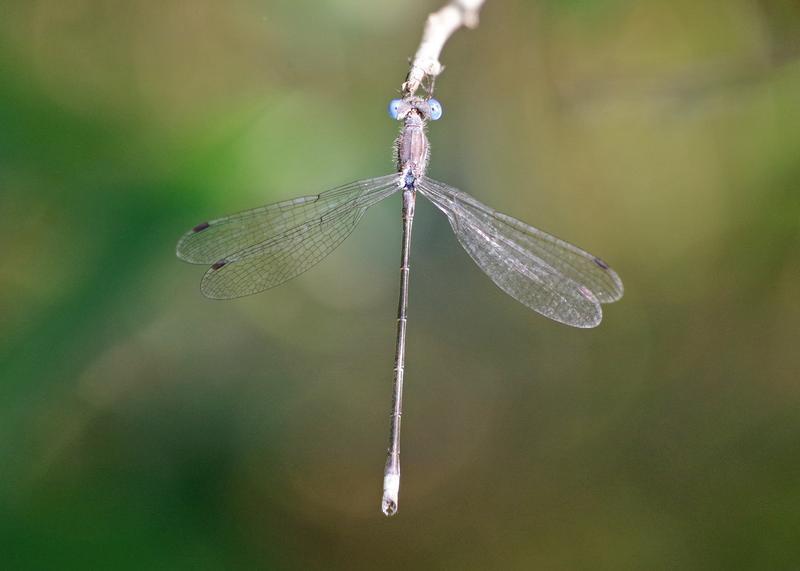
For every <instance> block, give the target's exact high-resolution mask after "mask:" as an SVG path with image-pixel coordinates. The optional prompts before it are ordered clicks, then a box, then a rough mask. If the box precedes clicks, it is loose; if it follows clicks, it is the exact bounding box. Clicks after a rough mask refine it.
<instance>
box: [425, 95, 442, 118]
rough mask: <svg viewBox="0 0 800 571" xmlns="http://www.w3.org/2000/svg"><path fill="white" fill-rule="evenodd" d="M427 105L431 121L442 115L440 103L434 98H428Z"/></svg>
mask: <svg viewBox="0 0 800 571" xmlns="http://www.w3.org/2000/svg"><path fill="white" fill-rule="evenodd" d="M428 107H429V108H430V110H431V121H436V120H437V119H440V118H441V117H442V104H441V103H439V101H437V100H436V99H429V100H428Z"/></svg>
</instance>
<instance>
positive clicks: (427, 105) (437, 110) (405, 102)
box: [389, 97, 442, 121]
mask: <svg viewBox="0 0 800 571" xmlns="http://www.w3.org/2000/svg"><path fill="white" fill-rule="evenodd" d="M412 109H414V110H416V111H417V112H418V113H419V114H420V115H422V117H423V118H425V119H426V120H430V121H436V120H437V119H439V118H441V116H442V104H441V103H439V101H437V100H436V99H422V98H419V97H411V98H409V99H392V100H391V101H390V102H389V116H390V117H391V118H392V119H394V120H395V121H402V120H403V119H405V118H406V115H408V113H409V112H410V111H411V110H412Z"/></svg>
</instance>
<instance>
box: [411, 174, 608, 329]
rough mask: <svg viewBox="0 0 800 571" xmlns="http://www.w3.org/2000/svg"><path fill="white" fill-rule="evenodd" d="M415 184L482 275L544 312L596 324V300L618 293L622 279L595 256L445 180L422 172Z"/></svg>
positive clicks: (555, 317) (561, 319)
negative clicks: (443, 217)
mask: <svg viewBox="0 0 800 571" xmlns="http://www.w3.org/2000/svg"><path fill="white" fill-rule="evenodd" d="M417 188H418V189H419V191H420V192H421V193H422V194H423V195H424V196H425V197H426V198H428V199H429V200H430V201H431V202H433V204H434V205H435V206H436V207H437V208H438V209H439V210H441V211H442V212H443V213H444V214H445V215H446V216H447V218H448V220H449V221H450V226H451V227H452V228H453V231H454V232H455V234H456V237H457V238H458V241H459V242H460V243H461V245H462V246H463V247H464V249H465V250H466V251H467V253H469V255H470V256H471V257H472V259H473V260H475V262H476V263H477V264H478V266H480V268H481V269H482V270H483V271H484V272H485V273H486V275H488V276H489V277H490V278H491V279H492V281H493V282H494V283H495V284H496V285H497V286H498V287H500V289H502V290H503V291H504V292H506V293H507V294H509V295H510V296H511V297H513V298H514V299H516V300H517V301H519V302H521V303H523V304H524V305H526V306H527V307H529V308H530V309H533V310H534V311H536V312H538V313H541V314H542V315H544V316H545V317H549V318H550V319H553V320H555V321H559V322H561V323H565V324H567V325H572V326H574V327H595V326H596V325H598V324H599V323H600V320H601V319H602V317H603V313H602V310H601V308H600V304H601V303H609V302H613V301H616V300H618V299H619V298H621V297H622V293H623V287H622V281H621V280H620V279H619V276H617V274H616V272H614V270H612V269H611V268H609V267H608V265H607V264H606V263H605V262H603V261H602V260H601V259H600V258H597V257H595V256H593V255H591V254H589V253H588V252H585V251H583V250H581V249H580V248H578V247H576V246H573V245H572V244H569V243H568V242H564V241H563V240H559V239H558V238H556V237H554V236H551V235H549V234H546V233H545V232H542V231H541V230H537V229H536V228H533V227H531V226H528V225H527V224H525V223H523V222H520V221H519V220H517V219H515V218H512V217H510V216H507V215H505V214H502V213H500V212H497V211H495V210H493V209H491V208H489V207H488V206H486V205H485V204H482V203H481V202H479V201H478V200H476V199H474V198H473V197H471V196H470V195H468V194H467V193H465V192H462V191H460V190H458V189H456V188H453V187H451V186H449V185H446V184H444V183H441V182H438V181H435V180H432V179H430V178H423V179H422V180H421V181H419V182H418V183H417Z"/></svg>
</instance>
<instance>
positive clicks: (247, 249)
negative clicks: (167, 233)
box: [177, 174, 398, 299]
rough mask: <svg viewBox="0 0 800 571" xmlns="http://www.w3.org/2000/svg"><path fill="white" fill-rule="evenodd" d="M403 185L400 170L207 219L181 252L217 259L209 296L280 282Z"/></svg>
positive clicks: (206, 290) (206, 279) (195, 258)
mask: <svg viewBox="0 0 800 571" xmlns="http://www.w3.org/2000/svg"><path fill="white" fill-rule="evenodd" d="M397 189H398V184H397V175H396V174H392V175H387V176H384V177H380V178H374V179H368V180H362V181H358V182H354V183H351V184H348V185H345V186H342V187H339V188H335V189H332V190H329V191H327V192H323V193H322V194H319V195H316V196H304V197H301V198H297V199H294V200H287V201H284V202H279V203H275V204H271V205H268V206H263V207H261V208H256V209H254V210H248V211H246V212H242V213H239V214H235V215H233V216H228V217H226V218H220V219H218V220H212V221H210V222H204V223H203V224H200V225H198V226H195V228H194V229H192V230H191V231H189V232H188V233H187V234H185V235H184V236H183V238H181V240H180V241H179V242H178V249H177V250H178V257H180V258H182V259H184V260H186V261H189V262H192V263H207V264H212V265H211V268H210V269H209V270H208V271H207V272H206V274H205V276H203V281H202V284H201V290H202V292H203V294H204V295H205V296H207V297H210V298H214V299H228V298H234V297H241V296H245V295H250V294H254V293H258V292H260V291H264V290H265V289H269V288H272V287H275V286H278V285H280V284H282V283H284V282H286V281H288V280H290V279H292V278H293V277H296V276H298V275H300V274H301V273H303V272H304V271H306V270H308V269H309V268H310V267H312V266H313V265H314V264H316V263H317V262H319V261H320V260H322V259H323V258H324V257H325V256H327V255H328V254H330V253H331V252H332V251H333V250H334V249H336V247H337V246H338V245H339V244H341V243H342V241H344V239H345V238H347V236H349V235H350V232H352V231H353V229H354V228H355V226H356V224H357V223H358V221H359V220H360V219H361V216H363V215H364V212H366V210H367V208H369V207H370V206H372V205H373V204H375V203H377V202H379V201H381V200H383V199H384V198H387V197H388V196H390V195H392V194H393V193H394V192H396V191H397Z"/></svg>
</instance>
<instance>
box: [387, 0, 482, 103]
mask: <svg viewBox="0 0 800 571" xmlns="http://www.w3.org/2000/svg"><path fill="white" fill-rule="evenodd" d="M484 1H485V0H451V1H450V2H448V3H447V5H445V6H444V7H442V8H441V9H440V10H439V11H438V12H433V13H432V14H430V15H429V16H428V19H427V21H426V22H425V31H424V32H423V33H422V41H421V42H420V44H419V48H417V53H416V54H414V59H413V60H412V61H411V68H410V69H409V70H408V76H407V77H406V81H405V82H404V83H403V87H402V93H403V97H412V96H413V95H414V94H415V93H416V91H417V89H419V87H420V85H422V84H423V82H424V81H425V80H426V79H427V80H428V81H430V82H432V81H433V80H434V79H435V78H436V76H437V75H439V74H440V73H442V71H443V70H444V66H443V65H442V64H441V62H440V61H439V56H440V55H441V53H442V49H443V48H444V45H445V43H447V40H448V39H450V36H452V35H453V33H454V32H455V31H456V30H458V29H459V28H460V27H462V26H464V27H466V28H475V27H477V26H478V12H480V9H481V6H483V3H484Z"/></svg>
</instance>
